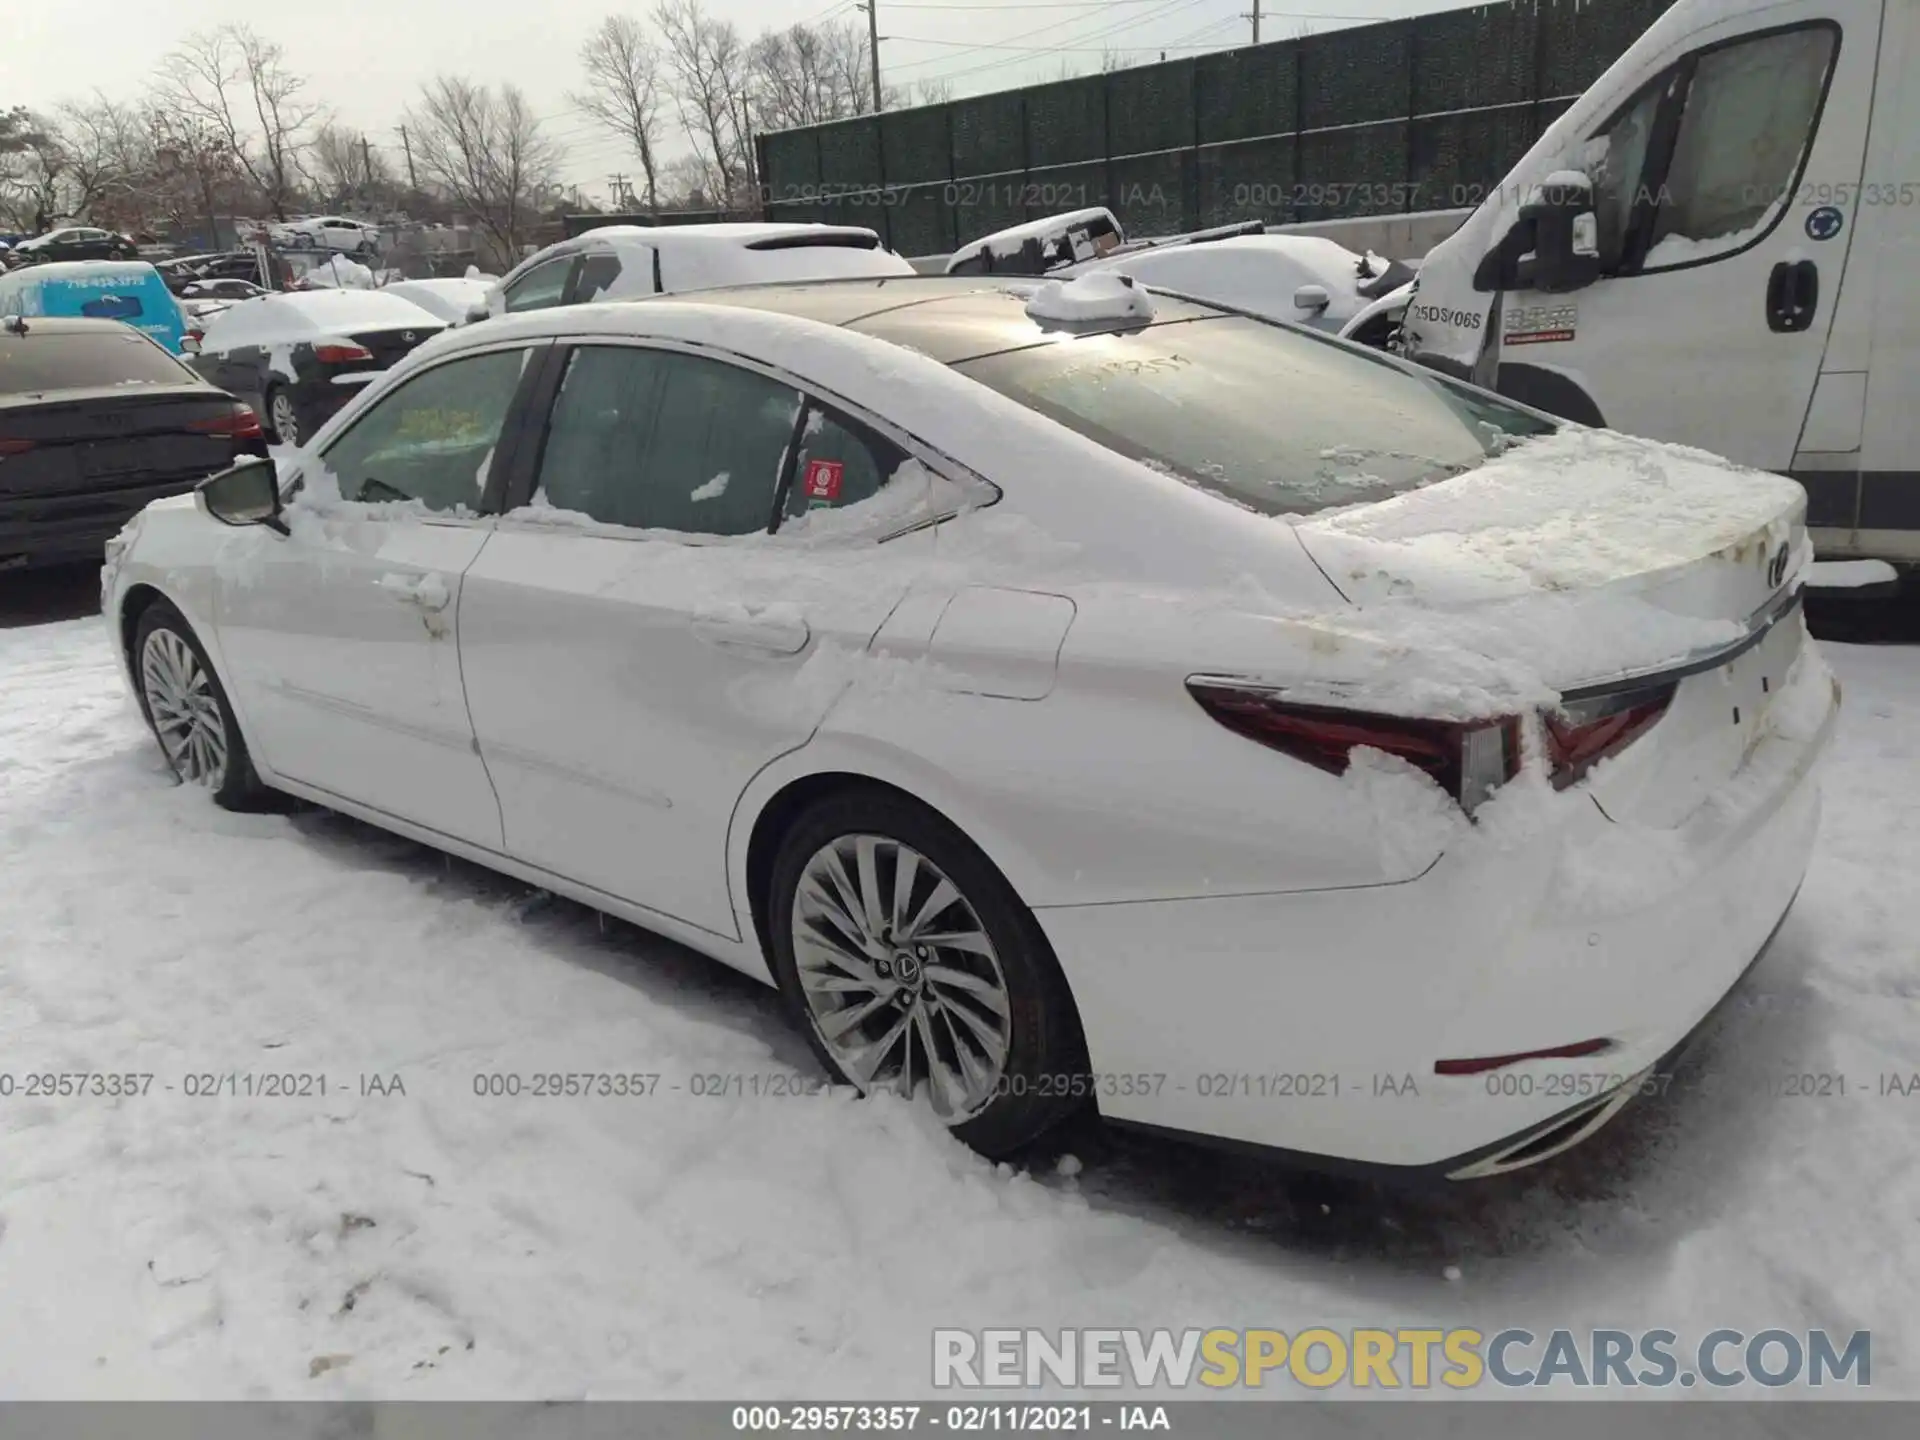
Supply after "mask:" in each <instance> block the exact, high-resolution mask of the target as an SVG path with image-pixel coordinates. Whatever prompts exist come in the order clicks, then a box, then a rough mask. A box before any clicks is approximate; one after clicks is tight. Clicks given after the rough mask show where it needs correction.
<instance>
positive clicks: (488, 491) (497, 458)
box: [280, 336, 554, 526]
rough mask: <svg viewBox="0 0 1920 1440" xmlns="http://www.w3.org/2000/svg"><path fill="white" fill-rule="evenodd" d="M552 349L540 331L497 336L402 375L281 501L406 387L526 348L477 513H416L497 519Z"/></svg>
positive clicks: (468, 521) (466, 520) (455, 521)
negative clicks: (505, 337) (437, 373)
mask: <svg viewBox="0 0 1920 1440" xmlns="http://www.w3.org/2000/svg"><path fill="white" fill-rule="evenodd" d="M553 349H554V346H553V342H552V341H550V340H548V339H546V338H545V337H540V336H536V337H531V338H527V337H523V338H521V339H518V340H499V341H495V342H494V343H493V344H491V345H476V346H474V347H473V348H472V349H470V350H466V349H463V350H460V351H457V352H455V353H454V354H451V355H446V356H442V357H441V358H439V359H437V360H435V361H434V362H433V363H432V364H431V365H423V366H421V367H420V368H419V369H418V370H416V371H414V372H413V373H411V374H409V375H407V376H405V377H404V378H402V379H401V381H400V383H399V384H397V385H395V386H393V387H392V388H391V389H388V390H384V391H382V392H381V394H380V395H379V397H378V398H377V399H375V400H374V401H373V402H372V403H370V404H368V405H367V406H366V407H365V409H364V410H363V411H362V412H361V413H360V414H358V415H356V416H354V417H353V422H352V423H351V424H349V425H348V426H347V427H346V428H345V429H344V430H342V431H341V432H340V433H339V434H338V435H335V436H334V437H333V438H332V439H331V440H329V441H328V442H327V448H326V449H325V450H322V451H318V452H316V453H315V454H314V456H313V458H312V460H311V461H303V462H302V464H301V467H300V469H298V470H296V471H295V472H294V473H293V475H292V476H291V477H289V478H288V480H287V482H286V484H284V485H283V486H282V487H281V490H280V500H281V503H282V504H285V503H287V502H288V501H289V500H291V499H292V497H293V496H294V495H295V494H296V493H297V492H298V491H299V489H300V487H301V485H302V484H304V483H305V480H306V467H307V465H308V464H309V463H311V464H321V465H324V464H325V463H326V459H327V456H328V455H330V454H331V453H332V452H333V449H334V447H335V446H337V445H339V444H340V442H341V441H343V440H345V439H346V438H347V437H348V436H349V435H351V434H353V432H354V431H355V430H357V429H359V428H360V427H361V426H362V425H363V424H365V423H366V419H367V416H369V415H371V414H373V412H374V411H376V410H378V409H379V408H380V407H381V406H382V405H384V404H386V402H387V401H388V400H389V399H391V398H392V397H393V396H395V395H398V394H399V393H400V392H401V391H403V390H405V389H406V388H407V387H408V386H410V385H413V384H415V383H416V382H418V381H420V380H422V379H424V378H425V377H426V376H428V375H431V374H433V373H434V372H435V371H437V370H444V369H445V368H446V367H447V366H449V365H457V364H459V363H460V362H461V361H463V360H477V359H479V358H481V357H482V356H486V355H499V354H502V353H504V352H506V351H509V350H525V351H527V352H528V355H527V363H526V364H525V365H524V366H522V367H521V370H520V383H519V385H518V386H517V387H516V388H515V390H514V392H513V398H512V399H511V400H509V401H508V402H507V414H506V418H505V419H504V420H503V421H502V422H501V425H500V435H499V438H497V439H496V440H495V441H494V444H493V459H492V461H491V462H490V463H489V464H488V466H487V479H486V483H485V484H484V485H483V486H481V489H480V503H479V504H478V505H477V506H475V507H474V513H473V514H472V515H471V516H463V515H454V514H450V513H447V512H445V511H439V510H429V511H428V512H427V513H426V514H425V515H422V516H419V517H417V518H418V519H419V520H420V522H421V523H423V524H428V525H463V526H471V525H474V524H476V523H478V522H483V521H491V520H493V519H494V518H495V517H496V516H498V515H499V514H501V513H502V506H501V500H502V497H503V495H504V493H505V488H506V477H507V472H508V466H509V465H510V464H511V462H512V461H513V460H514V459H516V458H517V457H518V454H519V450H520V447H521V443H522V441H523V438H524V436H523V432H524V430H525V428H526V425H527V421H528V418H529V414H528V407H529V405H530V403H531V402H532V400H533V398H534V395H535V393H536V392H537V388H538V385H539V382H540V380H541V379H542V378H543V377H544V373H545V368H546V365H547V362H548V359H549V357H550V356H551V355H552V352H553ZM367 503H388V504H394V505H398V504H401V503H403V502H401V501H398V500H394V501H388V502H367ZM371 518H373V519H378V518H379V517H378V516H374V517H371Z"/></svg>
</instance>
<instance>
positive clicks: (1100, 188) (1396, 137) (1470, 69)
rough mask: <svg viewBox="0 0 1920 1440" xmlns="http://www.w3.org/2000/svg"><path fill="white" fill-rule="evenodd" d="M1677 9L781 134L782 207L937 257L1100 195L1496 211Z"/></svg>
mask: <svg viewBox="0 0 1920 1440" xmlns="http://www.w3.org/2000/svg"><path fill="white" fill-rule="evenodd" d="M1672 3H1673V0H1507V3H1497V4H1490V5H1480V6H1475V7H1472V8H1470V9H1461V10H1451V11H1443V12H1441V13H1438V14H1434V15H1426V16H1420V17H1417V18H1415V19H1411V20H1399V21H1393V22H1389V23H1385V24H1379V25H1367V26H1358V27H1354V28H1350V29H1344V30H1336V31H1330V32H1327V33H1324V34H1319V35H1311V36H1307V37H1305V38H1303V39H1298V40H1283V41H1279V42H1277V43H1274V44H1269V45H1259V46H1248V47H1244V48H1242V49H1238V50H1227V51H1220V52H1217V53H1214V54H1210V55H1202V56H1200V57H1198V58H1196V59H1193V60H1178V61H1174V62H1171V63H1163V64H1158V65H1145V66H1140V67H1137V68H1132V69H1125V70H1116V71H1113V72H1110V73H1106V74H1100V75H1088V76H1083V77H1079V78H1076V79H1071V80H1062V81H1056V82H1054V83H1052V84H1048V85H1034V86H1029V87H1027V88H1025V89H1022V90H1008V91H1003V92H1001V93H998V94H993V95H978V96H973V97H970V98H968V99H965V100H955V101H951V102H949V103H947V104H942V105H928V106H920V107H917V108H914V109H910V110H898V111H891V112H888V113H887V114H885V115H882V116H880V117H879V118H878V119H877V120H876V119H875V118H874V117H873V116H864V117H861V118H859V119H855V120H843V121H838V122H835V123H834V124H831V125H822V126H816V127H814V128H812V129H807V130H790V131H785V132H782V133H780V134H776V135H764V136H762V137H760V161H761V178H762V182H763V185H764V187H765V192H766V196H765V206H764V209H765V213H766V215H767V217H768V218H769V219H775V220H833V221H836V222H840V223H846V224H858V225H869V226H871V227H873V228H874V229H876V230H878V231H880V233H881V235H882V238H883V239H885V240H886V242H887V243H888V244H889V245H891V246H892V247H893V248H894V249H896V250H899V251H901V252H902V253H903V254H909V255H920V254H941V253H944V252H946V251H948V250H951V249H952V248H953V247H954V246H955V245H957V244H959V243H962V242H964V241H966V240H969V239H972V238H974V237H976V236H979V235H983V234H986V233H988V232H989V231H992V230H998V229H1002V228H1004V227H1006V226H1008V225H1016V224H1019V223H1021V222H1023V221H1026V220H1032V219H1037V218H1039V217H1041V216H1044V215H1048V214H1052V213H1055V212H1058V211H1061V210H1072V209H1079V208H1082V207H1084V206H1089V205H1108V206H1110V207H1112V209H1113V210H1114V212H1115V213H1116V214H1117V215H1118V216H1119V217H1120V221H1121V223H1122V225H1124V226H1125V227H1126V229H1127V230H1128V232H1129V233H1130V234H1141V235H1165V234H1175V233H1178V232H1180V231H1182V230H1191V229H1197V228H1199V227H1200V226H1203V225H1222V224H1228V223H1230V222H1233V221H1236V220H1266V221H1268V222H1270V223H1280V224H1284V223H1288V222H1295V221H1307V220H1327V219H1338V218H1343V217H1346V216H1360V215H1388V214H1394V213H1398V212H1404V211H1408V210H1442V209H1453V208H1458V207H1462V206H1469V205H1475V204H1478V203H1479V201H1480V200H1481V199H1482V198H1483V197H1484V196H1485V195H1486V194H1487V193H1488V192H1489V191H1490V190H1491V189H1492V188H1493V187H1494V186H1495V185H1497V184H1498V183H1499V181H1500V180H1501V178H1502V177H1503V176H1504V175H1505V174H1506V173H1507V171H1508V170H1509V169H1510V168H1511V167H1512V165H1513V163H1514V161H1516V160H1517V159H1519V157H1520V156H1521V155H1522V154H1523V153H1524V152H1525V151H1526V149H1527V147H1528V146H1529V145H1531V144H1532V143H1533V141H1534V140H1535V139H1537V138H1538V137H1539V134H1540V132H1541V130H1542V129H1544V128H1545V126H1546V125H1548V124H1550V123H1551V122H1552V121H1553V120H1554V119H1555V118H1556V117H1557V116H1558V115H1560V114H1561V113H1562V112H1563V111H1564V110H1565V109H1566V107H1567V104H1568V102H1569V101H1570V99H1571V98H1572V97H1573V96H1576V95H1578V94H1579V93H1580V91H1582V90H1584V89H1585V88H1586V87H1587V86H1588V85H1590V84H1591V83H1592V82H1593V81H1594V80H1595V79H1596V78H1597V77H1598V76H1599V75H1600V73H1601V72H1602V71H1603V70H1605V69H1606V68H1607V66H1608V65H1610V64H1612V63H1613V61H1614V60H1615V59H1617V58H1618V57H1619V56H1620V55H1621V53H1622V52H1624V51H1625V50H1626V48H1627V47H1628V46H1629V45H1631V44H1632V43H1633V42H1634V40H1635V39H1637V38H1638V37H1639V35H1640V34H1641V32H1642V31H1644V30H1645V29H1646V27H1647V26H1648V25H1649V24H1651V23H1652V22H1653V21H1654V20H1655V19H1657V18H1658V17H1659V16H1660V14H1661V13H1662V12H1663V11H1665V10H1666V9H1667V8H1668V6H1669V5H1671V4H1672Z"/></svg>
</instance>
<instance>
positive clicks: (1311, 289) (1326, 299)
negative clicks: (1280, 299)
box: [1293, 285, 1333, 314]
mask: <svg viewBox="0 0 1920 1440" xmlns="http://www.w3.org/2000/svg"><path fill="white" fill-rule="evenodd" d="M1332 303H1333V297H1332V296H1331V295H1329V294H1328V293H1327V287H1326V286H1324V285H1302V286H1301V287H1300V288H1299V289H1298V290H1296V291H1294V292H1293V308H1294V309H1296V310H1311V311H1313V312H1314V313H1315V314H1318V313H1319V312H1321V311H1322V310H1325V309H1326V308H1327V306H1329V305H1331V304H1332Z"/></svg>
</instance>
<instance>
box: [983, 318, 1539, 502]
mask: <svg viewBox="0 0 1920 1440" xmlns="http://www.w3.org/2000/svg"><path fill="white" fill-rule="evenodd" d="M955 368H956V369H957V370H959V371H960V372H961V373H962V374H964V375H968V376H970V377H972V378H973V379H975V380H978V381H980V382H981V383H982V384H984V385H986V386H988V387H989V388H991V389H994V390H997V391H999V392H1000V393H1001V394H1003V395H1005V396H1007V397H1008V398H1010V399H1013V400H1016V401H1018V402H1019V403H1020V404H1022V405H1025V406H1026V407H1027V408H1029V409H1031V410H1034V411H1037V412H1038V413H1040V414H1042V415H1045V416H1047V417H1048V418H1049V419H1051V420H1055V421H1057V422H1059V423H1060V424H1062V425H1065V426H1066V427H1067V428H1068V429H1070V430H1074V431H1076V432H1078V433H1079V434H1081V435H1084V436H1086V437H1087V438H1088V439H1090V440H1093V441H1095V442H1097V443H1099V444H1101V445H1104V446H1106V447H1107V448H1108V449H1109V450H1113V451H1116V452H1118V453H1119V454H1122V455H1125V456H1126V457H1127V458H1129V459H1131V460H1137V461H1140V462H1141V463H1142V464H1144V465H1147V466H1149V467H1151V468H1153V469H1155V470H1159V471H1161V472H1162V473H1163V474H1167V475H1171V476H1174V477H1175V478H1177V479H1180V480H1183V481H1185V482H1186V483H1188V484H1190V485H1193V486H1196V487H1198V488H1199V489H1202V490H1205V491H1207V492H1209V493H1211V494H1213V495H1216V496H1218V497H1219V498H1220V499H1222V500H1226V501H1228V502H1230V503H1232V504H1236V505H1239V506H1241V507H1243V508H1245V509H1248V510H1254V511H1258V512H1259V513H1260V514H1263V515H1305V514H1311V513H1312V512H1314V511H1316V510H1324V509H1328V508H1330V507H1332V506H1336V505H1356V504H1364V503H1368V502H1371V501H1376V500H1384V499H1387V498H1388V497H1389V496H1392V495H1398V494H1400V493H1401V492H1403V491H1406V490H1413V489H1417V488H1418V487H1420V486H1422V485H1425V484H1428V483H1431V482H1433V481H1436V480H1444V479H1447V478H1448V477H1450V476H1453V475H1458V474H1460V473H1461V472H1463V471H1466V470H1471V469H1473V468H1474V467H1476V466H1478V465H1480V464H1482V463H1483V462H1484V461H1486V460H1487V459H1488V458H1489V457H1491V456H1494V455H1497V454H1499V453H1500V452H1501V451H1502V450H1504V449H1506V447H1507V446H1508V445H1510V444H1512V443H1513V442H1514V441H1516V440H1520V439H1527V438H1531V437H1533V436H1536V435H1545V434H1548V433H1550V432H1552V431H1553V429H1554V428H1555V426H1554V423H1553V422H1552V421H1551V420H1547V419H1545V418H1543V417H1541V416H1538V415H1534V414H1532V413H1530V412H1528V411H1525V410H1518V409H1515V408H1513V407H1512V406H1509V405H1506V404H1504V403H1503V402H1502V401H1501V400H1500V399H1499V398H1498V397H1496V396H1493V395H1489V394H1486V393H1484V392H1482V391H1479V390H1475V389H1473V388H1471V387H1469V386H1465V385H1460V384H1456V383H1455V382H1453V381H1450V380H1447V379H1446V378H1445V377H1443V376H1439V375H1428V374H1425V373H1422V372H1418V371H1414V370H1411V369H1409V368H1403V367H1402V366H1400V365H1398V364H1396V363H1394V362H1392V361H1390V360H1387V359H1384V358H1376V357H1374V356H1373V355H1371V354H1369V353H1368V352H1366V351H1364V350H1359V349H1356V348H1353V347H1351V346H1347V345H1342V344H1339V343H1338V342H1335V341H1332V340H1323V339H1320V338H1318V337H1315V336H1312V335H1309V334H1306V333H1304V332H1301V331H1298V330H1293V329H1289V328H1286V327H1283V326H1278V325H1269V324H1265V323H1262V322H1261V321H1258V320H1251V319H1245V318H1242V317H1239V316H1207V317H1202V318H1198V319H1192V320H1176V321H1170V322H1166V323H1163V324H1159V325H1154V326H1150V327H1147V328H1143V329H1139V330H1133V331H1129V332H1125V333H1120V334H1102V335H1081V336H1077V337H1062V338H1061V339H1059V340H1056V341H1050V342H1047V343H1044V344H1040V345H1034V346H1029V347H1027V348H1025V349H1021V350H1014V351H1007V352H1003V353H1001V354H998V355H989V356H986V357H984V358H982V359H978V360H972V361H966V362H963V363H961V364H959V365H957V366H956V367H955Z"/></svg>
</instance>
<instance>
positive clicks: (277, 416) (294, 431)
mask: <svg viewBox="0 0 1920 1440" xmlns="http://www.w3.org/2000/svg"><path fill="white" fill-rule="evenodd" d="M269 410H270V412H271V418H272V420H273V433H274V434H276V435H278V436H279V437H280V443H281V444H282V445H298V444H299V443H300V416H299V413H298V412H297V411H296V410H295V409H294V408H293V397H292V396H291V395H289V394H287V392H286V391H284V390H281V391H277V392H276V393H275V394H274V397H273V404H272V405H271V406H270V407H269Z"/></svg>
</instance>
